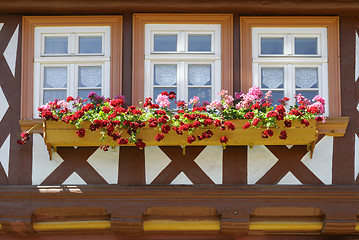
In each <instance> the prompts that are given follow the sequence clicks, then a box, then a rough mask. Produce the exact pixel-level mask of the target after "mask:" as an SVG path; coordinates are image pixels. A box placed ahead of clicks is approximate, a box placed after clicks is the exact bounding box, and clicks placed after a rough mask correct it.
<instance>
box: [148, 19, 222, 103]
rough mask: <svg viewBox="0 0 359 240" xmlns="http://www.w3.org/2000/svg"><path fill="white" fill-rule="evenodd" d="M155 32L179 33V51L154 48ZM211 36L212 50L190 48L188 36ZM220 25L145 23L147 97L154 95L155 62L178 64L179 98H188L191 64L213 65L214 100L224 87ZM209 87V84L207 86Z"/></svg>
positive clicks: (212, 96)
mask: <svg viewBox="0 0 359 240" xmlns="http://www.w3.org/2000/svg"><path fill="white" fill-rule="evenodd" d="M155 34H168V35H170V34H176V35H177V51H168V52H167V51H154V35H155ZM189 34H194V35H202V34H203V35H211V51H200V52H197V51H188V35H189ZM221 48H222V47H221V25H220V24H145V64H144V96H145V98H146V97H152V98H156V97H157V96H153V95H154V65H155V64H177V85H176V86H173V87H175V88H177V100H185V101H188V100H189V99H188V85H187V82H188V72H187V69H188V65H189V64H198V65H201V64H204V65H211V85H208V87H211V100H214V99H218V96H217V93H218V92H219V91H220V90H221ZM205 87H207V86H205Z"/></svg>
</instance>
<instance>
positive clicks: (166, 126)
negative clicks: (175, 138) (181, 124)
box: [161, 125, 171, 133]
mask: <svg viewBox="0 0 359 240" xmlns="http://www.w3.org/2000/svg"><path fill="white" fill-rule="evenodd" d="M161 130H162V132H163V133H168V132H169V131H171V126H170V125H162V126H161Z"/></svg>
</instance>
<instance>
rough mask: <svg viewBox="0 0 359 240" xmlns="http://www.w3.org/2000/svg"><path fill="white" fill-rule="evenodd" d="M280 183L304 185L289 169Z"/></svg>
mask: <svg viewBox="0 0 359 240" xmlns="http://www.w3.org/2000/svg"><path fill="white" fill-rule="evenodd" d="M278 185H303V184H302V183H301V182H300V181H299V180H298V178H296V177H295V176H294V175H293V173H292V172H291V171H289V172H288V173H287V174H286V175H285V176H284V177H283V178H282V179H281V180H280V181H279V182H278Z"/></svg>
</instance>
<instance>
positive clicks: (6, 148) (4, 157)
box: [0, 134, 10, 176]
mask: <svg viewBox="0 0 359 240" xmlns="http://www.w3.org/2000/svg"><path fill="white" fill-rule="evenodd" d="M9 157H10V134H9V135H8V136H7V138H6V140H5V142H4V143H3V144H2V145H1V146H0V164H1V165H2V167H3V169H4V171H5V173H6V176H9Z"/></svg>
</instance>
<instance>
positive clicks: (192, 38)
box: [188, 34, 211, 52]
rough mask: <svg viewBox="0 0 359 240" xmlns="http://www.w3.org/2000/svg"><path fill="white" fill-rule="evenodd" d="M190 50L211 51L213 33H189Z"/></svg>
mask: <svg viewBox="0 0 359 240" xmlns="http://www.w3.org/2000/svg"><path fill="white" fill-rule="evenodd" d="M188 51H198V52H210V51H211V35H192V34H191V35H188Z"/></svg>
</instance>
